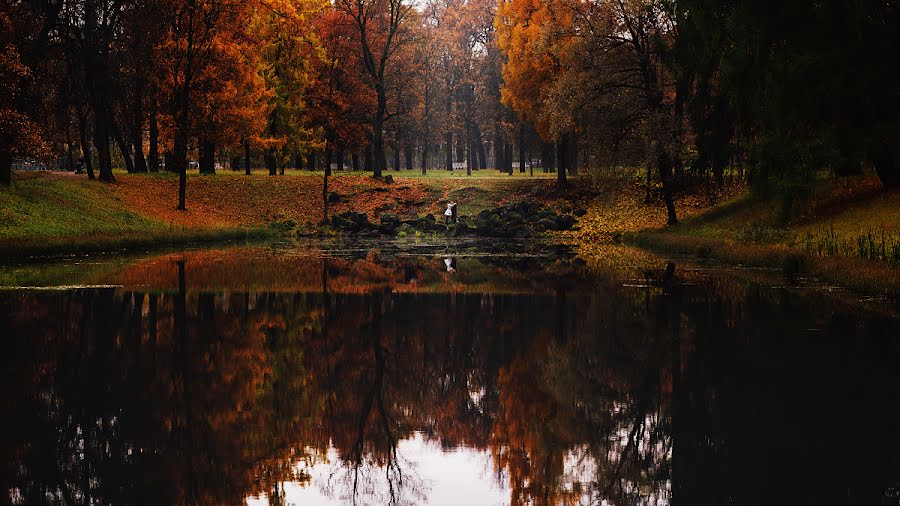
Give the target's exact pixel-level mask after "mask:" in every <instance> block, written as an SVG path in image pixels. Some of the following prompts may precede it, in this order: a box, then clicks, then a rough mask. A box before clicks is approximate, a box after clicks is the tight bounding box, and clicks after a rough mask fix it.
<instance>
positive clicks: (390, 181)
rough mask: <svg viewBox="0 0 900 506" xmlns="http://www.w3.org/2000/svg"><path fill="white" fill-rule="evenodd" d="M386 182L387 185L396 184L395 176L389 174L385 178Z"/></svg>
mask: <svg viewBox="0 0 900 506" xmlns="http://www.w3.org/2000/svg"><path fill="white" fill-rule="evenodd" d="M384 182H385V183H387V184H394V176H392V175H390V174H388V175H387V176H384Z"/></svg>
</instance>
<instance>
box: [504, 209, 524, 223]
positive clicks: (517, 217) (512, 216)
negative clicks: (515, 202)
mask: <svg viewBox="0 0 900 506" xmlns="http://www.w3.org/2000/svg"><path fill="white" fill-rule="evenodd" d="M506 220H507V221H522V215H521V214H519V213H517V212H515V211H508V212H507V213H506Z"/></svg>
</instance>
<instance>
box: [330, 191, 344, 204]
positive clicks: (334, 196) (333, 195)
mask: <svg viewBox="0 0 900 506" xmlns="http://www.w3.org/2000/svg"><path fill="white" fill-rule="evenodd" d="M340 201H341V194H340V193H338V192H329V193H328V202H330V203H332V204H335V203H337V202H340Z"/></svg>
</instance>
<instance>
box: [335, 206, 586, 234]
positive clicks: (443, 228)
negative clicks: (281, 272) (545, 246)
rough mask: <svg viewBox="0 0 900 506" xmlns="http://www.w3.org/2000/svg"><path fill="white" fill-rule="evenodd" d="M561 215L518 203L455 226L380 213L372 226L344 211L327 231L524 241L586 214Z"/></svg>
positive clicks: (566, 225) (569, 225) (571, 224)
mask: <svg viewBox="0 0 900 506" xmlns="http://www.w3.org/2000/svg"><path fill="white" fill-rule="evenodd" d="M562 211H563V212H562V213H557V212H555V211H553V210H552V209H550V208H548V207H547V206H545V205H543V204H531V203H528V202H518V203H516V204H511V205H507V206H501V207H497V208H494V209H486V210H484V211H481V212H480V213H478V214H477V215H475V216H460V217H459V219H458V220H457V223H451V224H448V225H445V224H444V223H443V220H442V219H441V220H438V219H437V218H435V217H434V215H433V214H427V215H425V216H423V217H419V216H414V217H412V218H411V219H406V220H403V219H401V218H400V217H399V216H397V215H396V214H393V213H383V214H382V215H381V216H380V219H379V223H372V222H371V221H369V217H368V216H367V215H366V214H365V213H357V212H354V211H348V212H345V213H341V214H336V215H334V216H332V217H331V227H332V228H334V229H336V230H339V231H341V232H344V233H346V234H350V235H357V236H365V237H375V236H382V235H383V236H392V237H396V236H400V237H404V236H407V235H414V234H415V233H416V232H420V233H426V234H435V233H444V234H446V235H449V236H452V237H459V236H476V237H498V238H527V237H533V236H535V235H540V234H542V233H544V232H547V231H560V230H569V229H571V228H572V227H574V226H575V223H576V221H577V218H576V217H580V216H584V214H585V212H586V211H585V210H584V209H575V210H572V209H571V208H564V209H563V210H562ZM441 218H443V216H441Z"/></svg>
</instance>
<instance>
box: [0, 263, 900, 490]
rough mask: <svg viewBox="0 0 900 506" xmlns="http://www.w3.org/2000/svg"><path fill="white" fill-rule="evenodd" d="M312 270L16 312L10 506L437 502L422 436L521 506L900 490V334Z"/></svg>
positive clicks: (598, 279) (658, 277)
mask: <svg viewBox="0 0 900 506" xmlns="http://www.w3.org/2000/svg"><path fill="white" fill-rule="evenodd" d="M295 260H296V261H298V262H305V263H303V264H302V265H295V266H292V267H291V268H290V270H289V271H288V270H284V271H280V272H282V277H284V276H287V277H289V278H290V280H289V281H290V282H294V283H297V284H302V285H303V286H310V287H315V286H318V287H320V288H318V289H313V290H306V291H302V292H292V291H278V292H275V291H259V290H254V291H248V290H235V289H233V288H232V287H229V286H225V287H223V288H221V289H211V288H210V287H209V286H208V282H207V281H208V279H207V278H215V275H213V274H210V267H209V265H206V264H202V263H198V262H199V260H198V259H197V258H191V256H190V255H187V256H186V257H180V258H172V259H170V260H169V262H168V263H165V262H160V261H156V262H155V263H153V264H152V265H154V266H155V267H156V268H161V266H162V267H164V268H167V269H171V272H172V274H171V276H172V278H171V279H172V281H173V282H171V283H160V286H159V288H158V289H141V290H137V289H134V288H122V289H73V290H67V291H62V292H52V293H51V292H6V293H2V294H0V333H2V335H4V336H6V337H5V345H6V352H5V353H4V354H3V357H2V359H0V360H3V371H4V377H3V380H4V381H3V382H2V384H3V391H2V402H3V408H4V414H5V416H4V419H5V420H6V422H7V424H6V429H5V430H4V431H3V432H2V434H3V437H2V440H0V454H2V462H3V465H2V468H0V470H2V474H0V479H2V481H3V486H4V487H5V490H7V491H8V492H9V495H8V499H9V501H10V502H12V503H15V504H47V503H49V504H73V503H75V504H78V503H82V504H87V503H100V504H226V505H227V504H243V503H244V502H245V501H246V498H247V497H250V496H265V497H266V498H267V500H268V502H269V503H270V504H283V503H285V502H286V501H288V500H289V499H290V497H289V494H288V493H287V490H288V487H286V484H288V483H290V484H291V486H292V487H297V486H302V487H313V488H316V489H318V490H321V491H322V492H324V493H325V494H326V495H328V496H329V497H331V498H332V500H333V501H334V503H335V504H347V503H354V504H421V503H425V502H428V501H429V500H434V499H440V498H438V497H434V496H433V495H432V493H431V484H430V483H429V479H428V477H427V476H424V475H423V474H422V470H421V469H418V468H417V467H416V464H415V462H413V460H414V459H412V460H411V459H409V458H408V457H407V456H404V455H403V454H402V451H400V448H401V447H402V443H403V442H404V441H411V440H414V439H416V438H421V439H422V440H423V441H424V442H427V443H428V444H426V445H425V446H423V448H426V449H427V450H426V451H435V452H437V451H440V449H444V450H452V449H456V448H471V449H475V450H479V451H484V452H486V454H487V455H489V456H490V457H489V458H490V462H491V463H492V464H491V465H492V468H493V471H492V473H493V474H494V478H495V479H498V480H499V483H500V484H501V485H502V486H503V487H505V488H506V489H507V491H508V494H509V503H510V504H512V505H524V504H535V505H571V504H601V503H602V502H603V501H606V503H607V504H619V505H624V504H725V503H728V504H755V503H759V502H775V503H794V504H812V503H821V504H825V503H828V504H880V503H882V502H883V501H884V500H885V498H886V497H888V496H889V493H890V490H892V489H894V488H896V487H898V486H900V483H898V479H900V461H898V459H900V457H898V455H900V451H898V450H900V444H898V439H900V436H898V435H897V433H896V431H894V430H889V428H890V427H896V426H897V424H898V422H900V416H898V415H900V413H898V406H897V403H896V402H895V401H896V399H897V398H900V396H898V394H900V381H898V380H900V377H898V376H900V372H898V371H900V368H898V367H897V366H898V364H900V353H898V351H900V346H898V343H897V342H896V339H895V338H896V336H897V335H900V324H898V321H897V319H896V318H892V317H889V316H878V315H874V314H867V313H866V314H863V313H859V312H855V311H850V310H844V309H842V308H841V307H839V306H837V305H831V304H829V303H823V300H824V299H820V298H818V297H817V296H806V295H797V294H794V293H792V292H789V291H786V290H774V289H768V288H764V287H761V286H759V285H757V284H753V283H745V282H738V281H734V280H728V279H726V278H725V277H720V276H708V275H707V274H704V273H697V272H691V271H685V272H679V271H678V269H676V268H675V266H674V264H669V265H667V266H664V267H663V266H660V267H659V268H652V266H651V267H650V268H648V269H647V270H646V272H645V273H643V274H642V275H641V276H640V277H643V278H645V279H644V281H643V282H641V283H639V285H640V286H623V285H632V284H634V283H623V280H622V279H621V276H616V275H613V274H610V273H609V272H606V273H601V274H597V273H592V272H590V271H589V270H588V269H586V268H585V267H582V266H579V265H578V264H577V263H573V262H570V261H561V262H556V263H552V262H544V263H540V262H531V263H528V262H525V263H513V264H504V263H503V262H501V261H499V260H498V259H497V258H496V257H492V258H491V259H490V260H489V261H488V260H478V259H473V258H468V259H467V258H461V259H460V260H459V266H458V272H457V273H454V276H453V277H452V278H448V277H446V276H443V274H445V273H442V271H443V266H442V265H441V264H440V262H435V261H434V259H432V258H424V259H419V258H416V257H396V258H384V259H380V258H378V256H377V255H369V256H367V257H361V258H314V257H309V258H306V259H299V260H298V259H295ZM192 262H193V264H192ZM252 268H253V269H255V271H254V272H260V270H261V269H264V266H259V265H254V266H252ZM192 273H193V274H192ZM130 275H132V276H133V275H134V273H132V274H130ZM192 275H195V279H196V281H195V280H192ZM237 276H240V275H239V274H238V275H237ZM291 276H293V277H291ZM307 278H309V279H307ZM441 283H443V285H441ZM441 286H443V288H441ZM473 287H477V289H474V288H473ZM135 288H136V287H135ZM810 329H815V330H810ZM488 474H491V473H488ZM487 479H490V477H489V476H488V477H487Z"/></svg>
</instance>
